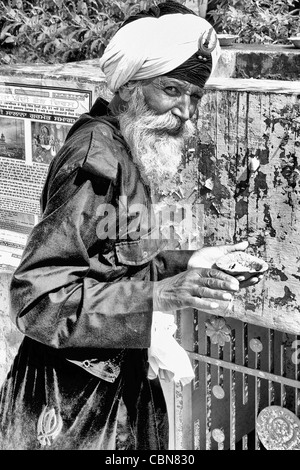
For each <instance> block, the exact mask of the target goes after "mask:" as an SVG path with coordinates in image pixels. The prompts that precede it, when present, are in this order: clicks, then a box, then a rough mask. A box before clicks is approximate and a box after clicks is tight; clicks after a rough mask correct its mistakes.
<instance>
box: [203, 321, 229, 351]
mask: <svg viewBox="0 0 300 470" xmlns="http://www.w3.org/2000/svg"><path fill="white" fill-rule="evenodd" d="M205 326H206V334H207V336H209V337H210V340H211V342H212V344H218V345H219V346H224V345H225V343H227V342H229V341H230V340H231V328H230V326H228V325H227V323H226V321H225V320H224V318H223V317H215V316H213V317H212V318H210V319H209V320H208V321H206V322H205Z"/></svg>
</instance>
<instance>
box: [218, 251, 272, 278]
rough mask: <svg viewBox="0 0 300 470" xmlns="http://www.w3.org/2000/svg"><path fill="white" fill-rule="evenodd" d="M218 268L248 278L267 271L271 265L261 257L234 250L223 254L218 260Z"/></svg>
mask: <svg viewBox="0 0 300 470" xmlns="http://www.w3.org/2000/svg"><path fill="white" fill-rule="evenodd" d="M216 266H217V268H219V269H220V270H221V271H224V272H226V273H227V274H231V275H232V276H244V277H245V278H246V279H248V278H249V277H252V276H259V275H260V274H263V273H265V272H266V271H267V270H268V269H269V266H268V264H267V263H266V262H265V261H264V260H263V259H261V258H258V257H257V256H254V255H250V254H249V253H245V252H244V251H234V252H232V253H228V254H227V255H224V256H222V257H221V258H220V259H218V261H217V262H216Z"/></svg>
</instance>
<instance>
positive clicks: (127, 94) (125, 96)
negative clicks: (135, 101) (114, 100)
mask: <svg viewBox="0 0 300 470" xmlns="http://www.w3.org/2000/svg"><path fill="white" fill-rule="evenodd" d="M119 96H120V98H121V100H123V101H126V102H128V101H129V100H130V98H131V91H130V89H129V88H128V87H127V86H126V85H125V86H121V88H120V89H119Z"/></svg>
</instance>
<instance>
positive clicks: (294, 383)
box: [187, 351, 300, 388]
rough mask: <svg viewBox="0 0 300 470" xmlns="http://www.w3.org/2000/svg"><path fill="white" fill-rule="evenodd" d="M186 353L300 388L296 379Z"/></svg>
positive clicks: (191, 356)
mask: <svg viewBox="0 0 300 470" xmlns="http://www.w3.org/2000/svg"><path fill="white" fill-rule="evenodd" d="M187 353H188V355H189V356H190V358H191V359H195V360H197V361H202V362H207V363H209V364H214V365H216V366H223V367H225V368H227V369H231V370H235V371H237V372H241V373H243V374H248V375H252V376H255V377H260V378H261V379H267V380H272V382H278V383H280V384H281V385H290V386H291V387H296V388H300V381H298V380H293V379H288V378H287V377H280V376H278V375H275V374H271V373H270V372H263V371H260V370H254V369H249V368H248V367H245V366H239V365H237V364H232V363H230V362H226V361H223V360H222V359H214V358H213V357H207V356H202V355H201V354H197V353H194V352H192V351H187Z"/></svg>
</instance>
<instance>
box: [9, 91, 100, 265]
mask: <svg viewBox="0 0 300 470" xmlns="http://www.w3.org/2000/svg"><path fill="white" fill-rule="evenodd" d="M91 103H92V90H88V89H87V90H83V89H77V88H69V87H56V86H53V87H52V86H51V87H50V86H41V85H32V84H31V85H23V84H22V85H21V84H19V83H1V82H0V271H1V270H2V271H3V270H4V271H5V270H7V269H10V268H13V269H14V268H15V267H16V266H17V265H18V263H19V262H20V258H21V253H22V249H23V248H24V246H25V244H26V240H27V237H28V234H29V233H30V231H31V230H32V228H33V227H34V225H35V224H36V223H37V222H38V220H39V217H40V195H41V192H42V188H43V184H44V181H45V178H46V175H47V171H48V167H49V164H50V162H51V161H52V159H53V158H54V157H55V156H56V155H57V153H58V151H59V150H60V148H61V147H62V145H63V143H64V141H65V139H66V137H67V134H68V132H69V130H70V127H71V126H72V124H73V123H74V122H75V121H76V119H77V118H78V117H79V116H80V115H81V114H83V113H85V112H87V111H88V110H89V109H90V107H91Z"/></svg>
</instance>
